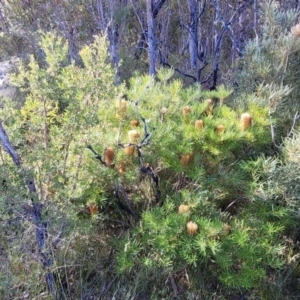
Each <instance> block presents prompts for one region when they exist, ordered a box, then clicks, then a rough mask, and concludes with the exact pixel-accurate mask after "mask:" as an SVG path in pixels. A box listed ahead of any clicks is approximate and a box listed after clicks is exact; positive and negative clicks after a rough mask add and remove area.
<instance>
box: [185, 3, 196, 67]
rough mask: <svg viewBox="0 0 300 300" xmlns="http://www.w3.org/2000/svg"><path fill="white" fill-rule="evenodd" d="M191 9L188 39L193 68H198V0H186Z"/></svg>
mask: <svg viewBox="0 0 300 300" xmlns="http://www.w3.org/2000/svg"><path fill="white" fill-rule="evenodd" d="M186 1H187V5H188V9H189V15H190V16H189V25H188V40H189V52H190V63H191V69H192V70H195V69H196V68H197V60H198V36H197V33H198V9H197V8H198V6H197V0H186Z"/></svg>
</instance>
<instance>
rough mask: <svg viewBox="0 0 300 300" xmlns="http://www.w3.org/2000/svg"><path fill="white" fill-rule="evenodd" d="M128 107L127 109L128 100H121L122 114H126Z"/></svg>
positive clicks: (120, 108)
mask: <svg viewBox="0 0 300 300" xmlns="http://www.w3.org/2000/svg"><path fill="white" fill-rule="evenodd" d="M126 107H127V102H126V100H124V99H121V100H120V101H119V110H120V111H121V112H125V111H126Z"/></svg>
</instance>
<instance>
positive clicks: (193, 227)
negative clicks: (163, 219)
mask: <svg viewBox="0 0 300 300" xmlns="http://www.w3.org/2000/svg"><path fill="white" fill-rule="evenodd" d="M186 231H187V233H188V235H190V236H193V235H195V234H196V233H197V231H198V225H197V224H196V223H195V222H193V221H190V222H188V223H187V224H186Z"/></svg>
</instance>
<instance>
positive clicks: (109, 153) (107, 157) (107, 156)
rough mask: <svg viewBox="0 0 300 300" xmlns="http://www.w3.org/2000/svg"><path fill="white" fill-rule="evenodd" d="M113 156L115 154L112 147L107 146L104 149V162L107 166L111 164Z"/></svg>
mask: <svg viewBox="0 0 300 300" xmlns="http://www.w3.org/2000/svg"><path fill="white" fill-rule="evenodd" d="M114 156H115V154H114V149H113V148H112V147H107V148H106V149H105V150H104V162H105V164H106V165H107V166H108V167H110V166H111V163H112V161H113V159H114Z"/></svg>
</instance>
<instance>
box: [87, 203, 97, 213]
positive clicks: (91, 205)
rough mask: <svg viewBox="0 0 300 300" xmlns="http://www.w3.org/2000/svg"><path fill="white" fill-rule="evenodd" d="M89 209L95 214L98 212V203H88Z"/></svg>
mask: <svg viewBox="0 0 300 300" xmlns="http://www.w3.org/2000/svg"><path fill="white" fill-rule="evenodd" d="M88 209H89V211H90V214H91V215H95V214H97V213H98V205H97V204H95V203H90V204H88Z"/></svg>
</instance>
